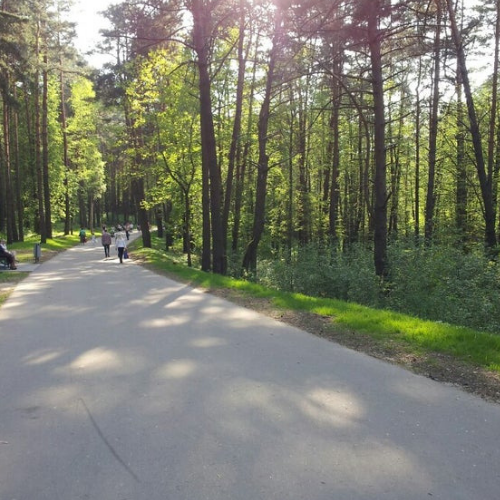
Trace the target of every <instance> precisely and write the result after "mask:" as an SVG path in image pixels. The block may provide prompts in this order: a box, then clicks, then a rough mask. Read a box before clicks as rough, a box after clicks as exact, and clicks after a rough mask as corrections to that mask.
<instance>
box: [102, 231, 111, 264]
mask: <svg viewBox="0 0 500 500" xmlns="http://www.w3.org/2000/svg"><path fill="white" fill-rule="evenodd" d="M101 242H102V246H103V247H104V258H106V257H109V246H110V245H111V235H110V234H109V233H108V231H107V230H106V228H103V230H102V235H101Z"/></svg>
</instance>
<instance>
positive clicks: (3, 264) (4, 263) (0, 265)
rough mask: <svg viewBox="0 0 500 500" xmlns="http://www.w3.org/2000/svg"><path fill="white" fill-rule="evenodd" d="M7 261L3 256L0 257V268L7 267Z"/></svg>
mask: <svg viewBox="0 0 500 500" xmlns="http://www.w3.org/2000/svg"><path fill="white" fill-rule="evenodd" d="M9 268H10V266H9V263H8V261H7V259H6V258H5V257H0V269H9Z"/></svg>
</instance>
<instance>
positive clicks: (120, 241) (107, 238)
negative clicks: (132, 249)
mask: <svg viewBox="0 0 500 500" xmlns="http://www.w3.org/2000/svg"><path fill="white" fill-rule="evenodd" d="M112 241H113V239H112V237H111V234H110V233H108V230H107V229H106V227H103V228H102V235H101V243H102V246H103V247H104V257H105V258H107V257H109V256H110V254H109V249H110V247H111V243H112ZM115 247H116V250H117V251H118V258H119V259H120V264H123V258H124V256H125V252H126V250H127V242H126V241H125V237H124V236H123V233H116V234H115Z"/></svg>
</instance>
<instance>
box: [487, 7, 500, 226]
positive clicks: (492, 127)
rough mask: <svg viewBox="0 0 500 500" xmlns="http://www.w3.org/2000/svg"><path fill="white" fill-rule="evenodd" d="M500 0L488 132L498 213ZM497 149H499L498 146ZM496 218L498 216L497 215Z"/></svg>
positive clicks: (494, 203)
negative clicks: (497, 155)
mask: <svg viewBox="0 0 500 500" xmlns="http://www.w3.org/2000/svg"><path fill="white" fill-rule="evenodd" d="M499 59H500V0H496V23H495V52H494V59H493V76H492V79H493V84H492V88H491V109H490V124H489V131H488V182H489V183H490V184H491V186H492V190H493V192H492V197H493V209H494V210H495V212H496V211H497V201H498V200H497V194H498V186H497V180H498V179H497V170H496V168H495V160H496V154H495V138H496V133H497V127H498V116H497V115H498V71H499V66H500V60H499ZM496 147H497V149H498V148H499V146H498V145H496ZM495 217H496V215H495Z"/></svg>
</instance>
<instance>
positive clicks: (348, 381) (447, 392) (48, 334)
mask: <svg viewBox="0 0 500 500" xmlns="http://www.w3.org/2000/svg"><path fill="white" fill-rule="evenodd" d="M112 250H114V249H112ZM115 255H116V254H113V253H112V257H113V258H111V259H108V260H105V259H104V252H103V250H102V247H100V246H94V245H92V243H87V244H86V245H84V246H78V247H75V248H73V249H71V250H68V251H66V252H64V253H62V254H60V255H59V256H57V257H55V258H54V259H52V260H50V261H48V262H46V263H43V264H42V265H40V266H39V267H38V268H37V269H35V270H34V271H33V272H32V273H31V274H30V276H29V277H28V278H27V279H26V280H25V281H23V282H22V283H20V284H19V285H18V287H17V288H16V290H15V292H14V293H13V294H12V295H11V297H10V298H9V300H8V301H7V303H5V304H4V306H3V307H2V308H1V309H0V345H1V349H0V356H1V363H0V499H1V500H79V499H91V500H299V499H303V500H423V499H429V498H433V499H444V500H498V499H499V498H500V406H499V405H495V404H492V403H488V402H485V401H483V400H481V399H479V398H477V397H474V396H471V395H469V394H466V393H464V392H461V391H460V390H459V389H457V388H454V387H451V386H446V385H442V384H440V383H437V382H434V381H432V380H429V379H426V378H424V377H420V376H417V375H414V374H411V373H408V372H407V371H405V370H403V369H401V368H399V367H396V366H392V365H390V364H386V363H384V362H381V361H378V360H376V359H372V358H370V357H368V356H366V355H363V354H360V353H357V352H353V351H350V350H348V349H346V348H343V347H340V346H338V345H337V344H335V343H332V342H329V341H327V340H325V339H321V338H317V337H314V336H312V335H310V334H308V333H305V332H302V331H300V330H298V329H296V328H293V327H290V326H287V325H285V324H282V323H279V322H276V321H274V320H272V319H270V318H267V317H265V316H262V315H259V314H258V313H256V312H253V311H250V310H246V309H244V308H242V307H239V306H236V305H234V304H231V303H229V302H227V301H224V300H222V299H220V298H217V297H214V296H212V295H210V294H208V293H203V292H202V291H199V290H195V289H192V288H190V287H189V286H186V285H184V284H179V283H176V282H174V281H171V280H168V279H166V278H164V277H161V276H158V275H155V274H154V273H152V272H149V271H147V270H146V269H144V268H142V267H140V266H139V265H136V264H134V263H133V262H130V261H127V262H125V263H124V264H119V263H118V261H117V259H116V257H115Z"/></svg>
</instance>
